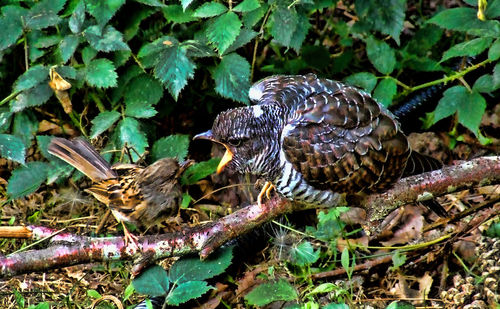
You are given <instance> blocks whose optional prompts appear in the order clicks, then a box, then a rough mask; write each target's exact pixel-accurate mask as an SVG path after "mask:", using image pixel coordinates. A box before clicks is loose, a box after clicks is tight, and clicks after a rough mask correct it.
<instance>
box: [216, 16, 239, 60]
mask: <svg viewBox="0 0 500 309" xmlns="http://www.w3.org/2000/svg"><path fill="white" fill-rule="evenodd" d="M241 25H242V24H241V21H240V19H239V18H238V15H236V13H234V12H227V13H225V14H224V15H221V16H219V17H217V18H215V20H214V22H212V23H210V24H209V25H208V27H207V37H208V39H209V41H210V43H212V44H214V46H215V47H216V48H217V50H218V51H219V54H221V55H222V54H223V53H224V52H225V51H226V49H227V48H228V47H229V46H231V44H233V42H234V41H235V40H236V38H237V37H238V34H240V28H241Z"/></svg>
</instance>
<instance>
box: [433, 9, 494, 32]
mask: <svg viewBox="0 0 500 309" xmlns="http://www.w3.org/2000/svg"><path fill="white" fill-rule="evenodd" d="M476 14H477V11H476V10H475V9H473V8H467V7H459V8H452V9H446V10H443V11H441V12H439V13H437V14H436V15H435V16H434V17H432V18H431V19H429V20H428V21H427V22H429V23H433V24H436V25H438V26H440V27H442V28H445V29H448V30H456V31H464V32H467V33H469V34H472V35H477V36H482V37H486V36H488V37H492V38H498V37H499V36H500V22H498V21H497V20H486V21H481V20H479V19H478V18H477V16H476Z"/></svg>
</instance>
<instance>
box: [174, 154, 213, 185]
mask: <svg viewBox="0 0 500 309" xmlns="http://www.w3.org/2000/svg"><path fill="white" fill-rule="evenodd" d="M219 162H220V158H212V159H210V160H208V161H202V162H198V163H196V164H194V165H192V166H190V167H188V169H187V170H186V171H185V172H184V173H183V174H182V178H181V184H183V185H194V184H195V183H197V182H198V181H199V180H201V179H203V178H205V177H207V176H208V175H211V174H213V173H215V170H216V169H217V165H219Z"/></svg>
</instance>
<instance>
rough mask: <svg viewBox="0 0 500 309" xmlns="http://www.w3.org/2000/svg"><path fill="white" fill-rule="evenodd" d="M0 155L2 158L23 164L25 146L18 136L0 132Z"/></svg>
mask: <svg viewBox="0 0 500 309" xmlns="http://www.w3.org/2000/svg"><path fill="white" fill-rule="evenodd" d="M0 155H1V156H2V157H3V158H7V159H9V160H12V161H15V162H18V163H21V164H24V157H25V156H26V147H25V146H24V143H23V141H22V140H21V139H20V138H19V137H17V136H14V135H10V134H0Z"/></svg>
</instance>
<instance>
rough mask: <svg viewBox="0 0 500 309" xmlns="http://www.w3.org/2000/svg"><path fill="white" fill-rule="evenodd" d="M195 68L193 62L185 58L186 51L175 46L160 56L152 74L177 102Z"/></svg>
mask: <svg viewBox="0 0 500 309" xmlns="http://www.w3.org/2000/svg"><path fill="white" fill-rule="evenodd" d="M195 68H196V65H195V64H194V62H193V61H192V60H191V59H189V58H188V57H187V56H186V49H185V48H182V47H180V46H178V45H176V46H173V47H170V48H167V49H165V50H164V51H163V52H162V53H161V54H160V56H159V58H158V63H157V65H156V66H155V69H154V73H155V76H156V77H157V78H158V79H159V80H160V81H161V82H162V83H163V84H165V85H166V87H167V89H168V91H169V92H170V94H171V95H172V97H174V99H175V100H176V101H177V99H178V98H179V93H180V92H181V90H182V89H183V88H184V87H185V86H186V85H187V81H188V79H192V78H193V76H194V69H195Z"/></svg>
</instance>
